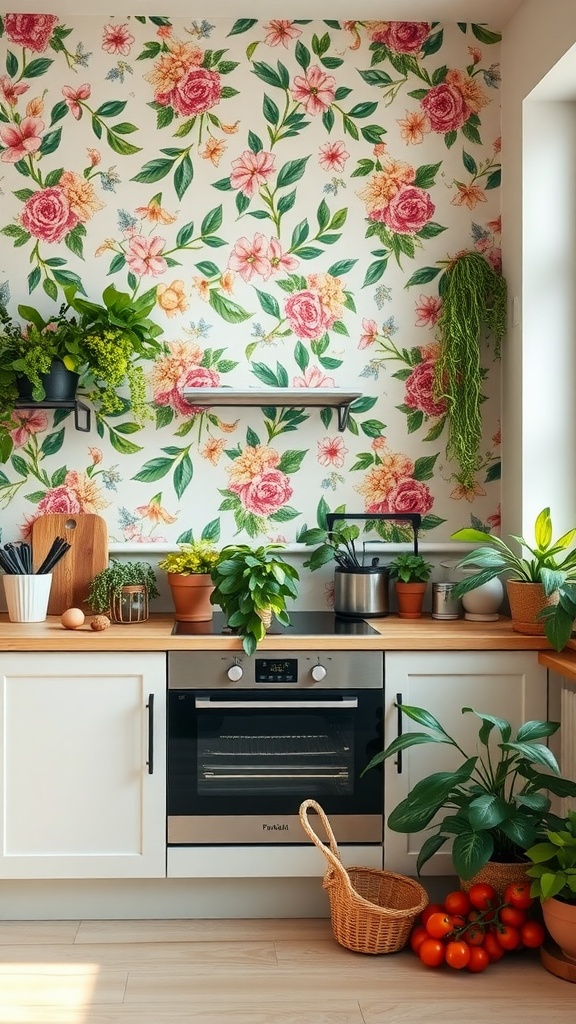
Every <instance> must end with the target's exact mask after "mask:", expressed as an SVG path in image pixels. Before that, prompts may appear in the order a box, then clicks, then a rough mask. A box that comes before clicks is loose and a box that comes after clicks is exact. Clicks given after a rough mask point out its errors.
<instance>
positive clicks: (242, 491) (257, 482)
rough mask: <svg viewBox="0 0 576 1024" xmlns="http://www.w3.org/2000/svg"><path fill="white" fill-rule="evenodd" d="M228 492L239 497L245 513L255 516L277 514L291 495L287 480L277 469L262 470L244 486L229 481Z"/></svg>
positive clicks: (284, 474)
mask: <svg viewBox="0 0 576 1024" xmlns="http://www.w3.org/2000/svg"><path fill="white" fill-rule="evenodd" d="M230 490H231V491H234V493H235V494H237V495H238V496H239V498H240V501H241V502H242V505H243V506H244V508H245V509H246V511H247V512H253V513H254V515H257V516H270V515H272V513H273V512H277V511H278V509H279V508H282V505H285V504H286V502H287V501H289V499H290V498H291V497H292V494H293V491H292V487H291V486H290V480H289V478H288V477H287V476H286V473H282V471H281V470H279V469H264V470H263V471H262V473H258V475H257V476H255V477H254V479H253V480H250V482H249V483H246V484H238V483H234V482H233V481H231V483H230Z"/></svg>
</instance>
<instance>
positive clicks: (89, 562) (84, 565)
mask: <svg viewBox="0 0 576 1024" xmlns="http://www.w3.org/2000/svg"><path fill="white" fill-rule="evenodd" d="M56 537H64V539H65V540H67V541H68V543H69V544H70V545H71V547H70V550H69V551H67V552H66V554H65V555H64V557H63V558H61V559H60V561H59V562H58V563H57V565H56V566H55V567H54V569H53V570H52V588H51V590H50V600H49V602H48V614H49V615H61V614H62V612H64V611H66V609H67V608H82V609H83V610H84V611H88V610H89V609H88V605H87V603H86V597H87V595H88V588H89V586H90V583H91V582H92V580H93V579H94V577H95V576H96V574H97V573H99V572H101V571H102V569H105V568H106V566H107V565H108V527H107V525H106V522H105V520H104V519H102V516H96V515H91V514H89V513H80V512H78V513H74V514H71V513H69V514H66V513H64V514H61V515H60V514H59V515H45V516H40V517H39V518H38V519H36V520H35V521H34V523H33V524H32V561H33V565H34V570H36V569H37V568H38V567H39V566H40V565H41V564H42V562H43V561H44V558H45V557H46V555H47V554H48V552H49V550H50V548H51V546H52V543H53V541H54V540H55V538H56Z"/></svg>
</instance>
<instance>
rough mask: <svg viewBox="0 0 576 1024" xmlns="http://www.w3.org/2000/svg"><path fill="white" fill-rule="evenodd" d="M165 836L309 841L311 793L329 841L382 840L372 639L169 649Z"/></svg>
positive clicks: (188, 840) (378, 682)
mask: <svg viewBox="0 0 576 1024" xmlns="http://www.w3.org/2000/svg"><path fill="white" fill-rule="evenodd" d="M168 666H169V683H168V686H169V690H168V844H169V846H179V845H212V846H214V845H218V844H308V843H309V840H308V838H307V836H306V835H305V833H304V832H303V830H302V827H301V825H300V822H299V818H298V808H299V806H300V803H301V802H302V800H304V799H306V798H307V797H313V798H315V799H316V800H318V802H319V803H321V804H322V806H323V807H324V809H325V811H326V812H327V814H328V815H329V817H330V821H331V823H332V825H333V828H334V831H335V834H336V835H337V837H338V842H339V843H340V842H342V843H354V844H359V843H362V844H370V843H374V844H381V843H382V837H383V824H384V822H383V782H382V774H381V772H379V771H377V770H374V771H371V772H368V773H367V774H366V775H365V776H364V778H362V777H361V773H362V770H363V768H364V767H365V765H366V764H367V762H368V761H369V759H370V758H371V757H372V755H373V754H374V753H375V752H376V751H377V750H380V749H381V748H382V743H383V725H382V721H383V697H384V693H383V656H382V653H381V652H380V651H366V650H364V651H351V650H338V651H331V650H317V651H316V650H315V651H310V650H290V649H285V648H282V647H281V646H279V647H278V648H277V649H275V650H273V651H270V650H265V651H262V652H259V651H257V652H256V654H255V655H254V656H252V657H250V658H249V657H247V656H246V655H245V654H244V652H242V651H239V652H236V651H230V652H223V651H202V652H188V651H186V652H185V651H182V652H173V653H171V654H170V655H169V659H168Z"/></svg>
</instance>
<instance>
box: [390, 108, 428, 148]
mask: <svg viewBox="0 0 576 1024" xmlns="http://www.w3.org/2000/svg"><path fill="white" fill-rule="evenodd" d="M396 123H397V125H398V127H399V128H400V134H401V136H402V138H403V139H404V142H406V143H407V144H408V145H412V146H419V145H420V143H421V142H424V136H425V135H427V134H428V132H430V131H432V126H431V124H430V118H429V117H428V114H426V113H424V111H423V110H412V111H409V110H407V111H406V116H405V117H403V118H401V119H399V120H397V122H396Z"/></svg>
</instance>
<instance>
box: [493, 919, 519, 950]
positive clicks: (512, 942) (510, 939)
mask: <svg viewBox="0 0 576 1024" xmlns="http://www.w3.org/2000/svg"><path fill="white" fill-rule="evenodd" d="M496 938H497V940H498V942H499V943H500V945H501V946H502V949H506V950H511V949H517V947H518V946H519V945H520V932H519V931H518V929H517V928H513V927H512V925H509V924H505V925H504V927H503V928H499V929H498V931H497V932H496Z"/></svg>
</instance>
